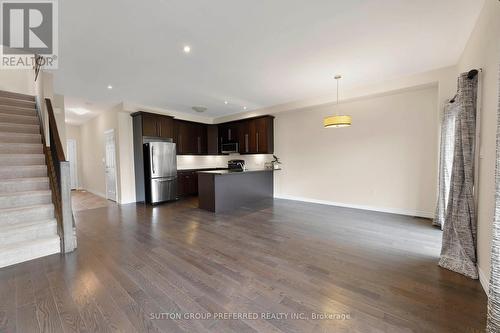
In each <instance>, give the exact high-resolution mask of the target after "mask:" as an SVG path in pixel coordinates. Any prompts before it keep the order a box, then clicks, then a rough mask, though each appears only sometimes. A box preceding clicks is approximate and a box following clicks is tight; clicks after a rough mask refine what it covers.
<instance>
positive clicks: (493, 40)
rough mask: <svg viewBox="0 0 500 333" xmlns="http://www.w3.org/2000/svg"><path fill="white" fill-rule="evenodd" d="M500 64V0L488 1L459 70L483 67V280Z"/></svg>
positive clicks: (480, 211)
mask: <svg viewBox="0 0 500 333" xmlns="http://www.w3.org/2000/svg"><path fill="white" fill-rule="evenodd" d="M499 64H500V2H498V1H497V0H486V2H485V6H484V8H483V10H482V12H481V15H480V17H479V20H478V22H477V25H476V27H475V29H474V31H473V33H472V35H471V37H470V39H469V42H468V43H467V46H466V47H465V50H464V52H463V54H462V57H461V58H460V62H459V63H458V70H459V72H465V71H468V70H470V69H473V68H483V73H482V75H481V78H482V79H481V82H482V101H481V103H482V110H481V128H480V131H481V132H480V142H481V143H480V144H481V147H480V161H479V185H478V186H479V192H478V197H479V205H478V240H477V254H478V266H479V273H480V279H481V283H482V284H483V287H485V289H487V286H488V282H489V276H490V255H491V235H492V223H493V219H494V209H495V161H496V155H495V149H496V144H495V140H496V125H497V108H498V96H499V95H498V91H499V75H498V71H499Z"/></svg>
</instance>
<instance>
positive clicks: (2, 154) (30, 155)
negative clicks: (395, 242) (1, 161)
mask: <svg viewBox="0 0 500 333" xmlns="http://www.w3.org/2000/svg"><path fill="white" fill-rule="evenodd" d="M42 156H43V157H45V154H41V153H33V154H29V153H22V154H15V153H14V154H9V153H0V158H6V157H17V158H18V157H42Z"/></svg>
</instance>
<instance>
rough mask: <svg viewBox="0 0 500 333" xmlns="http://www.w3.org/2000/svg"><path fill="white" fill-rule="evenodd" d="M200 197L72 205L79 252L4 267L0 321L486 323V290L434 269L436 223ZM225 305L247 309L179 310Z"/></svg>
mask: <svg viewBox="0 0 500 333" xmlns="http://www.w3.org/2000/svg"><path fill="white" fill-rule="evenodd" d="M196 205H197V202H196V199H194V198H193V199H188V200H184V201H181V202H177V203H174V204H168V205H161V206H157V207H154V208H152V207H146V206H143V205H137V206H136V205H134V204H132V205H125V206H117V205H110V206H108V207H103V208H97V209H91V210H84V211H80V212H77V213H75V218H76V221H77V228H78V242H79V244H78V245H79V247H78V250H77V251H76V252H75V253H72V254H69V255H66V256H60V255H53V256H50V257H46V258H43V259H38V260H34V261H31V262H28V263H23V264H19V265H16V266H12V267H9V268H5V269H1V270H0V331H1V332H16V331H17V332H23V333H25V332H38V331H42V332H74V331H86V332H108V331H123V332H133V331H139V332H150V331H151V332H482V331H484V329H485V321H486V295H485V293H484V292H483V290H482V289H481V286H480V284H479V282H478V281H472V280H469V279H467V278H465V277H463V276H461V275H458V274H455V273H452V272H450V271H447V270H445V269H442V268H439V267H438V266H437V260H438V255H439V248H440V237H441V232H440V231H439V230H437V229H435V228H433V227H432V226H431V225H430V222H429V221H428V220H423V219H418V218H410V217H404V216H398V215H390V214H384V213H375V212H367V211H359V210H353V209H346V208H337V207H329V206H323V205H316V204H307V203H300V202H293V201H287V200H275V201H274V204H273V205H272V206H271V207H266V205H261V206H256V207H248V208H242V209H240V210H238V211H235V212H233V213H231V214H224V215H223V214H218V215H214V214H212V213H209V212H206V211H201V210H199V209H197V208H196ZM166 313H171V314H172V317H168V316H167V315H166ZM220 313H225V314H226V315H227V316H230V315H231V314H232V313H234V314H235V315H236V314H240V316H243V314H247V317H246V318H236V319H227V320H214V318H213V317H212V318H205V319H200V320H194V319H193V320H191V319H185V318H182V317H181V318H178V317H176V314H181V316H183V315H185V316H188V315H190V314H192V315H195V314H199V315H207V314H220ZM255 314H256V316H257V318H253V316H254V315H255ZM292 314H295V315H296V316H299V318H295V319H292V318H291V317H290V316H292ZM314 314H316V315H318V314H333V315H336V316H337V317H336V318H328V319H316V320H314V319H313V315H314ZM264 315H266V316H267V317H266V316H264ZM280 315H281V316H288V319H284V317H283V318H279V316H280Z"/></svg>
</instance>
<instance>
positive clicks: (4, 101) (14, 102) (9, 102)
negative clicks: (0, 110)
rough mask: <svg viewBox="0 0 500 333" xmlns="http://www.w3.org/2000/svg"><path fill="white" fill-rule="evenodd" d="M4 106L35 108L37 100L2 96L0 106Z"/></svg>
mask: <svg viewBox="0 0 500 333" xmlns="http://www.w3.org/2000/svg"><path fill="white" fill-rule="evenodd" d="M2 106H14V107H17V108H25V109H34V108H35V102H30V101H23V100H20V99H13V98H5V97H0V107H2Z"/></svg>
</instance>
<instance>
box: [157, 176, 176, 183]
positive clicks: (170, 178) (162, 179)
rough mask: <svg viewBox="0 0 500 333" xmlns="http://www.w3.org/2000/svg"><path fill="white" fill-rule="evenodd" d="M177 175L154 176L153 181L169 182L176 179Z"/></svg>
mask: <svg viewBox="0 0 500 333" xmlns="http://www.w3.org/2000/svg"><path fill="white" fill-rule="evenodd" d="M176 179H177V177H168V178H156V179H155V181H157V182H171V181H174V180H176Z"/></svg>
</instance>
